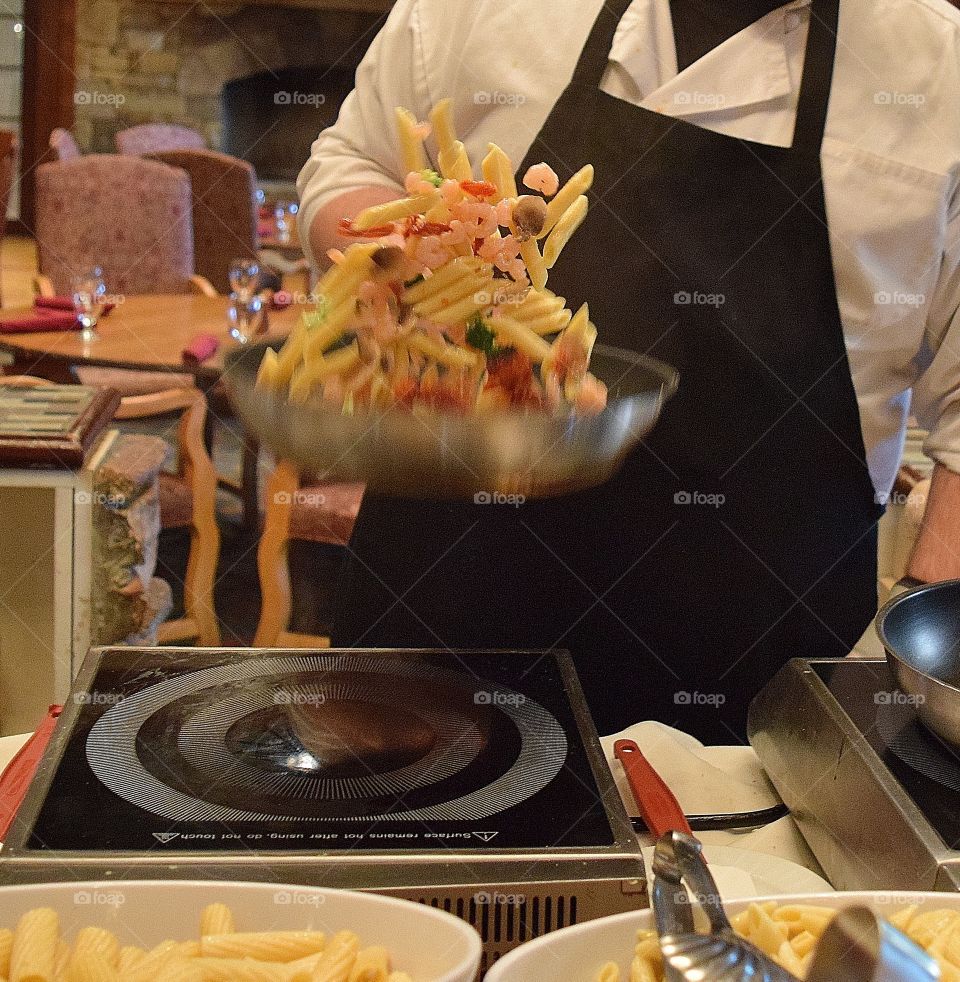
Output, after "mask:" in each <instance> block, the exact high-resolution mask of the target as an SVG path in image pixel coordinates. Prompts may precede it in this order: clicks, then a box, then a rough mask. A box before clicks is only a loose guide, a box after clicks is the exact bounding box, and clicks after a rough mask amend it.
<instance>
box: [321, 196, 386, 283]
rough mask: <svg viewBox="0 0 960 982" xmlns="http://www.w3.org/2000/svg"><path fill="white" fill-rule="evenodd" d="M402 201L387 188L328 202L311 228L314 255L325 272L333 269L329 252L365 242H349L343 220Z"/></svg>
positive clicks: (350, 240) (360, 240)
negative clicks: (340, 229)
mask: <svg viewBox="0 0 960 982" xmlns="http://www.w3.org/2000/svg"><path fill="white" fill-rule="evenodd" d="M398 197H400V195H398V194H397V192H396V191H393V190H391V189H390V188H386V187H375V186H372V185H371V186H370V187H365V188H357V189H356V190H354V191H347V192H345V193H344V194H340V195H337V197H336V198H333V199H331V200H330V201H328V202H327V203H326V204H325V205H324V206H323V207H322V208H321V209H320V210H319V211H318V212H317V214H316V216H315V217H314V219H313V222H312V224H311V225H310V251H311V252H312V253H313V256H314V258H315V260H316V263H317V265H318V266H319V267H320V268H321V269H325V268H326V267H327V266H329V265H330V260H329V259H327V250H328V249H346V247H347V246H348V245H350V244H351V243H352V242H362V241H363V239H357V238H354V237H350V238H346V237H345V236H343V235H341V234H340V233H339V232H338V231H337V226H338V225H339V224H340V219H341V218H353V216H354V215H357V214H359V213H360V212H361V211H363V209H364V208H369V207H370V206H371V205H381V204H383V203H384V202H386V201H393V200H395V199H396V198H398Z"/></svg>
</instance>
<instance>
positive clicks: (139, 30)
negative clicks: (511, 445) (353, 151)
mask: <svg viewBox="0 0 960 982" xmlns="http://www.w3.org/2000/svg"><path fill="white" fill-rule="evenodd" d="M389 6H390V4H389V3H388V2H379V0H289V2H286V3H262V2H246V3H244V2H232V0H230V2H222V0H207V2H204V3H196V2H190V0H184V2H177V0H147V2H140V0H59V2H57V3H47V2H42V0H10V2H6V0H5V2H4V3H3V4H2V5H0V130H4V131H7V132H9V133H10V134H12V137H13V140H14V141H15V143H14V145H13V149H12V153H11V155H10V161H11V162H12V163H11V166H10V168H9V169H8V170H7V171H5V172H4V173H5V174H6V176H7V178H8V182H7V184H6V185H5V186H4V187H2V188H0V199H2V200H3V201H4V202H5V204H6V208H5V211H6V217H7V223H6V224H7V233H6V236H5V238H4V240H3V242H2V247H0V263H2V268H0V297H2V305H3V307H4V308H17V307H21V306H24V305H27V304H30V303H31V302H32V299H33V296H34V293H35V291H36V290H37V283H36V281H35V275H36V273H37V253H36V244H35V240H34V237H33V233H34V230H35V228H36V214H35V194H36V189H35V175H36V169H37V167H38V166H40V165H41V164H43V163H45V162H49V161H54V160H56V159H57V158H58V156H59V153H58V151H57V150H56V149H55V148H54V147H52V146H51V134H54V140H56V134H57V133H59V132H60V131H67V133H68V134H70V135H71V136H72V138H73V140H75V142H76V148H77V150H78V151H79V153H81V154H83V155H86V154H112V153H116V149H117V148H116V144H115V135H116V134H117V133H118V132H121V131H124V130H128V129H130V128H131V127H135V126H138V125H140V124H151V123H173V124H176V125H178V126H182V127H186V128H188V129H189V130H192V131H194V132H195V133H197V134H199V135H200V137H201V138H202V143H203V144H205V146H206V147H207V148H210V149H211V150H214V151H218V152H223V153H225V154H228V155H231V156H233V157H236V158H239V159H241V160H244V161H247V162H249V164H250V165H251V166H252V167H253V168H254V169H255V187H256V189H257V192H258V195H257V201H256V202H255V203H256V204H257V206H258V208H259V214H258V226H259V227H258V228H256V229H255V230H254V232H255V234H257V235H259V236H260V239H261V240H262V241H257V242H256V243H255V249H253V250H248V251H252V254H253V255H256V254H257V253H259V252H261V250H262V249H263V248H264V247H269V249H270V251H269V253H268V254H267V255H266V261H267V262H271V263H273V265H274V267H275V268H277V269H278V271H279V272H280V273H281V278H282V281H283V286H284V287H285V288H286V289H287V290H288V291H289V292H290V293H291V294H292V295H293V296H294V297H296V296H297V294H298V293H299V294H303V293H304V291H305V290H307V289H308V288H309V275H308V274H306V273H305V270H304V262H303V259H302V252H300V250H299V246H298V243H297V236H296V232H295V230H293V229H292V228H291V229H288V230H287V231H286V234H285V236H284V238H286V239H287V241H285V242H279V241H277V236H276V234H275V232H276V230H275V229H274V228H273V225H274V224H275V219H274V217H273V208H274V206H275V205H277V204H280V205H281V206H282V205H284V203H292V202H295V201H296V189H295V186H294V181H295V178H296V175H297V172H298V170H299V168H300V166H301V163H302V162H303V161H304V160H305V159H306V157H307V155H308V153H309V147H310V144H311V142H312V141H313V139H314V138H315V136H316V134H317V133H318V132H319V130H320V129H322V128H323V126H324V125H325V123H326V121H328V120H330V119H331V118H333V117H334V116H335V114H336V112H337V108H338V106H339V103H340V101H341V100H342V99H343V97H344V96H345V95H346V93H347V92H348V91H349V89H350V87H351V85H352V77H353V71H354V68H355V66H356V64H357V62H358V61H359V60H360V58H361V57H362V56H363V53H364V52H365V50H366V48H367V45H368V44H369V43H370V41H371V40H372V38H373V36H374V35H375V33H376V30H377V28H378V26H379V25H380V24H381V23H382V18H383V15H384V12H385V11H386V10H388V9H389ZM286 93H310V94H311V99H310V100H309V101H303V102H298V101H296V100H295V99H294V98H293V96H292V95H291V96H290V98H287V96H286ZM0 145H2V144H0ZM288 210H289V209H288ZM294 222H295V218H291V219H290V221H289V224H290V225H291V226H293V223H294ZM241 234H245V233H241ZM241 251H242V250H239V249H238V252H241ZM221 288H223V287H221ZM7 360H9V357H8V359H7ZM38 369H39V366H37V365H34V366H32V367H31V366H27V370H29V371H30V373H31V374H38V373H40V372H38ZM21 370H24V366H23V365H17V366H13V365H8V366H7V368H6V371H7V374H10V373H12V372H20V371H21ZM46 374H47V375H48V376H51V375H52V376H53V377H56V372H54V373H50V372H48V373H46ZM211 409H212V413H217V414H219V416H220V417H221V418H222V419H221V423H220V425H217V426H216V427H212V429H213V433H212V457H213V462H214V465H215V467H216V470H217V473H218V475H219V477H220V478H221V487H220V489H219V490H218V491H217V493H216V501H215V508H216V516H217V522H218V524H219V531H220V533H221V534H220V543H219V556H218V559H217V563H218V565H217V573H216V576H215V577H213V578H212V579H211V582H210V586H209V589H210V590H211V591H212V604H213V605H215V608H216V616H217V618H218V620H219V637H220V638H221V639H222V640H223V642H224V643H237V644H250V643H251V642H252V641H253V639H254V635H255V634H256V633H257V628H258V624H259V623H260V621H261V616H260V615H261V611H260V605H259V594H260V581H259V578H258V575H257V568H256V560H257V546H258V543H259V536H260V526H261V524H262V521H263V517H262V515H256V514H254V515H251V504H250V498H251V497H253V498H256V497H257V495H258V493H259V497H260V499H261V500H262V497H263V491H264V489H263V485H264V484H265V482H266V480H267V479H268V478H269V476H270V474H271V473H272V470H273V461H272V459H270V458H269V456H268V455H266V454H261V456H260V487H259V492H258V491H257V490H254V491H253V492H252V493H251V492H250V489H249V484H250V481H249V478H248V479H247V481H246V484H247V488H246V489H245V494H237V493H234V492H233V491H232V490H231V488H230V487H229V486H228V485H231V484H232V485H234V486H236V485H238V484H240V483H242V479H243V470H244V465H245V463H246V464H248V465H249V460H245V455H244V446H243V441H242V438H241V435H240V432H239V427H238V426H236V425H235V424H232V422H231V419H230V416H229V407H228V406H227V405H226V403H225V400H222V399H221V401H220V402H219V403H211ZM211 415H212V414H211ZM124 429H125V430H134V429H136V430H139V431H141V432H151V433H153V434H154V435H155V436H160V437H161V438H165V439H166V440H167V441H168V442H169V443H171V444H176V432H175V430H171V423H170V420H169V419H161V420H160V421H159V422H157V421H151V420H142V421H139V422H137V423H133V422H130V423H126V424H124ZM167 466H168V467H169V466H171V465H167ZM162 490H163V492H164V493H166V491H167V488H166V487H165V486H164V487H163V489H162ZM24 494H26V492H22V491H11V490H7V491H0V501H2V502H3V503H4V504H6V503H7V502H8V501H13V499H14V498H16V497H17V496H20V497H22V496H23V495H24ZM4 495H6V497H4ZM328 497H329V498H331V500H330V501H328V502H327V503H326V504H325V505H319V504H317V501H318V497H317V496H314V497H313V498H309V497H307V496H304V497H303V503H302V505H300V504H298V506H297V511H298V514H297V515H295V516H294V523H295V533H296V529H300V533H299V534H301V535H302V538H298V539H294V538H293V537H291V540H290V543H289V557H287V556H286V554H285V553H286V544H284V550H283V552H284V555H280V554H279V552H278V556H277V564H278V565H280V564H286V562H287V561H289V564H290V567H291V570H292V575H291V589H292V592H293V602H292V608H293V611H294V613H293V619H292V622H291V623H290V624H287V623H286V618H284V617H283V615H282V613H280V614H277V613H274V614H272V615H271V616H272V621H273V622H276V623H279V620H278V616H279V618H280V620H283V621H284V627H285V628H286V627H289V629H290V630H291V631H294V632H299V633H305V634H308V635H318V636H323V635H324V634H325V633H326V631H327V629H328V620H329V610H330V605H329V592H330V590H331V588H332V582H333V579H334V577H335V575H336V572H337V570H338V568H339V563H340V553H341V545H340V543H341V540H342V538H343V536H344V534H347V533H348V531H349V523H350V520H351V517H352V515H353V514H355V510H356V506H357V501H358V494H357V493H355V492H354V491H353V489H350V491H349V493H346V492H345V493H340V494H339V495H337V496H328ZM164 506H165V508H166V506H167V502H166V501H164ZM20 507H21V508H30V507H32V505H30V504H23V505H21V506H20ZM253 507H254V508H256V505H254V506H253ZM311 508H313V509H314V510H315V511H316V512H317V514H314V515H310V514H305V515H300V514H299V511H300V510H301V509H302V510H303V511H304V512H307V511H309V510H310V509H311ZM7 514H9V515H10V516H11V518H12V516H13V514H14V512H13V511H10V512H8V513H7ZM7 514H5V515H4V521H3V522H2V523H0V524H2V525H4V526H5V527H8V528H9V527H10V526H9V525H8V522H7V520H6V519H7ZM44 514H47V512H44ZM165 517H166V516H165ZM168 524H171V523H169V522H167V521H164V522H163V525H164V526H165V527H163V528H161V529H160V531H159V536H158V538H159V555H158V557H157V561H156V568H155V576H156V577H158V578H162V579H163V580H164V581H165V582H167V583H169V584H170V586H171V588H172V598H171V600H170V602H169V604H167V603H166V602H165V601H163V600H161V601H160V602H159V610H160V612H161V613H163V616H164V617H165V618H166V619H167V620H176V619H177V618H179V617H180V616H181V615H182V614H183V612H184V582H185V579H186V578H187V566H188V560H189V557H190V553H191V546H192V545H193V548H194V549H195V548H196V545H195V544H194V543H195V540H196V538H197V536H196V532H195V530H193V529H191V528H190V527H189V526H187V527H166V526H167V525H168ZM173 524H175V523H173ZM2 537H3V535H2V532H0V538H2ZM31 551H32V547H31ZM148 552H149V549H148ZM20 560H21V557H20V555H19V554H18V552H17V550H16V549H11V550H10V551H8V552H7V554H6V555H5V556H4V557H3V559H0V596H2V598H3V599H2V601H0V609H2V610H3V611H4V613H3V614H2V615H0V661H2V658H3V655H2V652H4V651H8V652H10V651H14V650H16V648H17V647H18V646H19V645H21V644H23V643H25V642H30V643H32V644H34V645H37V644H39V645H40V646H41V648H47V649H52V648H54V647H56V645H57V642H56V641H55V640H54V634H55V633H56V632H57V631H61V632H62V630H63V628H61V627H58V626H57V625H56V624H55V620H56V618H55V617H54V616H53V612H54V607H55V602H54V596H53V592H52V591H53V568H52V565H51V563H49V562H39V563H38V562H36V561H30V562H29V564H28V565H29V572H28V573H27V574H24V573H23V569H22V566H21V562H20ZM274 593H276V591H274ZM38 598H43V599H42V600H41V599H38ZM276 603H279V604H280V605H282V604H283V599H282V597H281V599H279V600H277V601H276ZM38 604H39V605H40V606H38ZM25 605H28V606H25ZM44 606H45V607H46V609H45V610H44V609H41V608H42V607H44ZM166 606H169V608H170V609H169V612H166V611H165V607H166ZM108 616H109V615H107V614H103V617H104V618H108ZM268 619H270V618H268ZM25 621H29V622H30V625H31V626H30V627H29V628H27V627H26V626H25V623H24V622H25ZM126 626H129V625H126ZM265 630H270V628H266V627H265ZM272 630H273V631H274V633H275V632H276V630H277V628H273V629H272ZM161 633H162V632H161ZM95 636H96V635H95ZM101 640H119V638H116V637H111V634H110V633H109V632H107V633H105V634H102V635H101ZM5 685H11V686H12V685H14V682H13V679H12V678H11V677H9V676H7V677H4V674H3V670H2V669H0V694H2V698H3V701H4V702H5V704H6V705H8V706H9V705H10V701H9V700H8V699H7V695H9V693H6V692H4V691H3V690H4V687H5ZM17 688H18V690H19V691H21V692H22V689H20V687H19V686H17ZM15 701H16V700H15ZM20 701H21V702H22V700H20ZM44 702H45V697H44V696H43V695H41V694H37V698H35V699H32V700H29V702H28V704H27V705H22V706H21V708H20V709H18V710H17V711H15V712H13V713H8V714H7V716H6V718H4V719H2V720H0V731H2V732H4V733H9V732H15V731H16V729H17V727H18V726H20V727H21V728H22V727H23V726H24V725H25V724H26V723H27V722H28V720H29V716H30V714H35V712H36V710H37V708H38V707H40V705H41V703H44Z"/></svg>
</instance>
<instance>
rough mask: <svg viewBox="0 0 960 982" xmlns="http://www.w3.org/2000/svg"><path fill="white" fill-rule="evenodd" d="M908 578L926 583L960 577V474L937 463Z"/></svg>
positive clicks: (909, 566)
mask: <svg viewBox="0 0 960 982" xmlns="http://www.w3.org/2000/svg"><path fill="white" fill-rule="evenodd" d="M907 575H908V576H912V577H916V579H918V580H922V581H923V582H925V583H933V582H935V581H936V580H952V579H958V578H960V474H956V473H954V472H953V471H951V470H948V469H947V468H946V467H944V466H943V465H942V464H937V466H936V467H935V468H934V471H933V478H932V480H931V482H930V492H929V494H928V495H927V508H926V511H925V512H924V513H923V521H922V523H921V525H920V533H919V534H918V536H917V541H916V544H915V545H914V547H913V552H912V553H911V554H910V561H909V562H908V563H907Z"/></svg>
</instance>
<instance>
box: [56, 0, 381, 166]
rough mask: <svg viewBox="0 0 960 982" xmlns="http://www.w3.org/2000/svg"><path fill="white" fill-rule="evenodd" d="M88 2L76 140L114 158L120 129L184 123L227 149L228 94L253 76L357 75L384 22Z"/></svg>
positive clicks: (270, 10) (83, 12) (81, 9)
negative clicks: (330, 69) (311, 71)
mask: <svg viewBox="0 0 960 982" xmlns="http://www.w3.org/2000/svg"><path fill="white" fill-rule="evenodd" d="M211 8H212V5H211V6H208V5H207V4H203V3H183V4H180V3H171V2H153V0H80V2H79V4H78V10H77V88H76V97H75V100H76V122H75V134H76V137H77V141H78V142H79V144H80V146H81V148H82V149H83V150H84V151H86V152H91V153H105V152H111V151H113V149H114V143H113V135H114V133H115V132H116V131H117V130H118V129H123V128H124V127H127V126H132V125H135V124H137V123H143V122H171V123H174V122H175V123H181V124H183V125H186V126H191V127H193V128H194V129H197V130H200V131H201V132H202V133H204V135H205V136H206V137H207V139H208V141H209V142H210V145H211V146H213V147H218V146H219V145H220V129H221V120H220V105H219V96H220V90H221V88H222V87H223V85H224V83H225V82H228V81H230V80H232V79H235V78H240V77H243V76H245V75H249V74H252V73H254V72H260V71H266V70H273V71H275V70H277V69H279V68H289V67H294V66H310V65H329V64H331V63H333V62H335V61H337V60H338V59H341V58H342V59H343V61H342V62H341V64H347V65H351V66H352V65H355V64H356V62H357V61H359V59H360V57H361V56H362V54H363V52H364V50H365V49H366V46H367V43H369V41H370V40H371V39H372V37H373V34H374V32H375V28H376V25H377V22H378V19H379V17H380V16H381V15H378V14H371V13H353V12H344V11H332V10H320V9H317V10H309V9H292V8H286V7H282V6H276V7H274V6H262V5H259V4H247V3H243V2H237V3H232V4H225V3H218V4H217V5H216V7H215V9H211Z"/></svg>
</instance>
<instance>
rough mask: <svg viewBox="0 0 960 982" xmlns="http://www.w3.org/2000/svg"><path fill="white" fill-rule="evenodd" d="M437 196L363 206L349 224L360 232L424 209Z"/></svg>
mask: <svg viewBox="0 0 960 982" xmlns="http://www.w3.org/2000/svg"><path fill="white" fill-rule="evenodd" d="M461 146H462V144H461ZM438 197H439V196H438V195H437V194H417V195H414V196H413V197H412V198H397V200H396V201H386V202H384V203H383V204H382V205H371V206H370V207H369V208H364V209H363V211H361V212H360V213H359V214H358V215H357V216H356V217H355V218H354V219H353V222H352V223H351V224H352V225H353V227H354V228H355V229H358V230H359V231H361V232H362V231H363V230H364V229H368V228H374V227H375V226H377V225H385V224H386V223H387V222H395V221H396V220H397V219H398V218H406V217H407V216H408V215H416V214H418V213H419V212H422V211H426V210H427V209H428V208H430V207H432V206H433V205H434V204H436V202H437V200H438Z"/></svg>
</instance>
